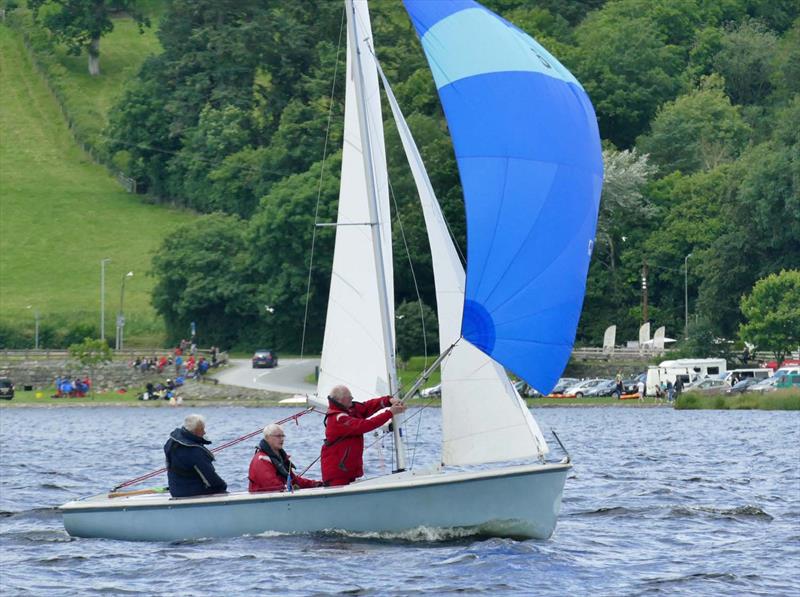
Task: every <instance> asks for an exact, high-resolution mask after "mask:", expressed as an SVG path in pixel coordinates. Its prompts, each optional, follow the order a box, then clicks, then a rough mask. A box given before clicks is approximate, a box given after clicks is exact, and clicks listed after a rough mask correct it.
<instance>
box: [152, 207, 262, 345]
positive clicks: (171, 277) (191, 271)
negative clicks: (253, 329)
mask: <svg viewBox="0 0 800 597" xmlns="http://www.w3.org/2000/svg"><path fill="white" fill-rule="evenodd" d="M243 229H244V227H243V225H242V222H241V220H239V218H237V217H235V216H226V215H222V214H211V215H208V216H203V217H201V218H199V219H197V220H195V221H194V222H191V223H190V224H186V225H185V226H183V227H181V228H178V229H177V230H175V231H173V232H172V234H171V235H170V236H169V237H168V238H166V239H165V240H164V242H163V243H162V244H161V247H160V248H159V250H158V251H157V253H156V254H155V255H154V257H153V269H152V275H153V276H154V277H155V278H156V284H155V287H154V288H153V295H152V296H153V298H152V302H153V306H154V307H155V308H156V311H157V312H158V313H159V314H160V315H161V316H162V317H163V318H164V321H165V323H166V327H167V334H168V337H169V340H170V341H172V342H176V341H178V340H180V339H181V338H183V337H185V336H186V334H187V331H188V330H189V327H190V325H191V322H193V321H194V322H196V323H197V328H198V336H199V337H200V338H202V339H203V341H204V342H206V343H208V344H219V345H222V346H227V347H230V346H232V345H234V344H236V343H237V341H238V339H239V336H240V333H241V330H242V329H247V328H248V327H250V326H255V325H257V324H258V323H259V321H260V319H261V316H260V314H259V306H258V303H257V300H256V294H255V292H254V291H253V290H254V285H253V284H252V283H251V282H250V280H248V279H247V277H246V276H245V275H244V273H243V267H242V262H243V261H244V259H245V258H246V256H247V246H246V245H245V242H244V234H243Z"/></svg>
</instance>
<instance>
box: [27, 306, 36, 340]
mask: <svg viewBox="0 0 800 597" xmlns="http://www.w3.org/2000/svg"><path fill="white" fill-rule="evenodd" d="M27 308H28V309H32V308H33V307H32V306H31V305H28V307H27ZM33 321H34V328H33V329H34V336H33V338H34V340H33V348H34V349H35V350H39V309H34V310H33Z"/></svg>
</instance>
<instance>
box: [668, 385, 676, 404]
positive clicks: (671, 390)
mask: <svg viewBox="0 0 800 597" xmlns="http://www.w3.org/2000/svg"><path fill="white" fill-rule="evenodd" d="M667 400H669V401H670V402H673V401H674V400H675V386H673V385H672V381H668V382H667Z"/></svg>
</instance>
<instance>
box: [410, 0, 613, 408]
mask: <svg viewBox="0 0 800 597" xmlns="http://www.w3.org/2000/svg"><path fill="white" fill-rule="evenodd" d="M404 4H405V6H406V9H407V11H408V13H409V16H410V17H411V21H412V23H413V24H414V27H415V28H416V30H417V33H418V35H419V36H420V40H421V42H422V47H423V49H424V50H425V54H426V56H427V58H428V62H429V64H430V66H431V70H432V72H433V77H434V81H435V83H436V86H437V88H438V91H439V96H440V99H441V102H442V106H443V107H444V111H445V115H446V117H447V121H448V124H449V128H450V134H451V136H452V139H453V146H454V148H455V153H456V160H457V162H458V167H459V172H460V175H461V182H462V186H463V189H464V202H465V206H466V215H467V240H468V246H467V278H466V297H465V301H464V308H463V319H462V324H461V333H462V335H463V337H464V338H466V339H467V340H468V341H469V342H470V343H472V344H473V345H474V346H476V347H477V348H479V349H480V350H481V351H483V352H484V353H486V354H487V355H489V356H491V357H492V358H493V359H494V360H496V361H498V362H499V363H501V364H503V365H504V366H506V367H507V368H509V369H511V370H512V371H514V372H515V373H516V374H518V375H520V376H521V377H523V378H524V379H525V380H527V381H528V382H529V383H530V384H531V385H533V386H534V387H535V388H537V389H538V390H539V391H541V392H543V393H547V392H549V391H550V390H551V389H552V388H553V386H554V385H555V383H556V381H557V380H558V377H559V376H560V375H561V373H562V371H563V370H564V367H565V366H566V363H567V361H568V360H569V356H570V354H571V352H572V344H573V342H574V340H575V332H576V329H577V325H578V319H579V317H580V311H581V307H582V304H583V297H584V293H585V284H586V275H587V271H588V267H589V260H590V258H591V253H592V248H593V244H594V237H595V228H596V224H597V213H598V208H599V203H600V191H601V188H602V180H603V165H602V159H601V151H600V136H599V133H598V129H597V121H596V118H595V113H594V109H593V108H592V104H591V102H590V101H589V98H588V96H587V95H586V92H585V91H584V90H583V88H582V87H581V85H580V83H578V81H577V80H576V79H575V77H573V76H572V74H571V73H570V72H569V71H568V70H567V69H566V68H564V66H562V65H561V64H560V63H559V62H558V61H557V60H556V59H555V58H554V57H553V56H551V55H550V53H549V52H547V50H545V49H544V48H543V47H542V46H540V45H539V44H538V43H537V42H536V41H535V40H534V39H532V38H531V37H530V36H528V35H527V34H526V33H524V32H523V31H521V30H520V29H518V28H517V27H515V26H514V25H512V24H511V23H509V22H508V21H506V20H504V19H502V18H500V17H498V16H497V15H495V14H494V13H492V12H491V11H489V10H487V9H485V8H484V7H482V6H480V5H479V4H477V3H476V2H473V1H472V0H438V1H436V2H430V1H428V0H404Z"/></svg>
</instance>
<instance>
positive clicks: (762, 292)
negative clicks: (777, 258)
mask: <svg viewBox="0 0 800 597" xmlns="http://www.w3.org/2000/svg"><path fill="white" fill-rule="evenodd" d="M741 307H742V314H743V315H744V316H745V318H746V319H747V321H746V322H745V323H743V324H742V325H741V327H740V328H739V336H740V337H741V338H742V340H744V341H745V342H750V343H751V344H755V345H756V346H757V347H758V348H759V349H761V350H770V351H772V353H773V354H774V355H775V359H776V360H777V361H778V362H781V361H782V360H783V358H784V357H785V356H786V355H787V354H788V353H790V352H791V351H793V350H795V349H797V348H798V347H800V270H782V271H781V272H780V273H779V274H772V275H770V276H767V277H766V278H762V279H761V280H759V281H758V282H756V284H755V286H753V290H752V292H751V293H750V294H749V295H747V296H744V297H742V302H741Z"/></svg>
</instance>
